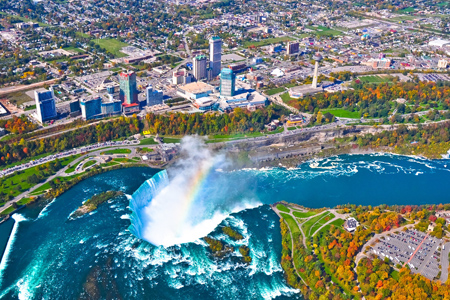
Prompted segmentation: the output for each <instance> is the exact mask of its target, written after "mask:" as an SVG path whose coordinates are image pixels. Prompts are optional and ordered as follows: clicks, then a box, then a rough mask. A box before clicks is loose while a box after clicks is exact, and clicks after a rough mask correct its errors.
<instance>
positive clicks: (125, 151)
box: [100, 149, 131, 155]
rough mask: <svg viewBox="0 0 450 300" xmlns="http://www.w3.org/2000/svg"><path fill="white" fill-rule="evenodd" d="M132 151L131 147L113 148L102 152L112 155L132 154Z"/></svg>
mask: <svg viewBox="0 0 450 300" xmlns="http://www.w3.org/2000/svg"><path fill="white" fill-rule="evenodd" d="M130 153H131V150H130V149H113V150H108V151H105V152H102V153H100V154H104V155H110V154H130Z"/></svg>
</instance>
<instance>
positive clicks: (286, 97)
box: [280, 93, 292, 104]
mask: <svg viewBox="0 0 450 300" xmlns="http://www.w3.org/2000/svg"><path fill="white" fill-rule="evenodd" d="M280 98H281V100H283V102H284V103H286V104H288V103H289V101H291V100H292V98H291V96H289V93H284V94H281V95H280Z"/></svg>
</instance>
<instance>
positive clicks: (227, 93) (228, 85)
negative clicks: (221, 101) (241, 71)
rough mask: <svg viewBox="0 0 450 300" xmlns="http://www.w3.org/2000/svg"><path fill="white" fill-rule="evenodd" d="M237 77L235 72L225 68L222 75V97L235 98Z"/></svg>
mask: <svg viewBox="0 0 450 300" xmlns="http://www.w3.org/2000/svg"><path fill="white" fill-rule="evenodd" d="M235 84H236V75H235V74H234V73H233V70H231V69H228V68H225V69H222V72H221V73H220V95H221V96H224V97H231V96H234V92H235Z"/></svg>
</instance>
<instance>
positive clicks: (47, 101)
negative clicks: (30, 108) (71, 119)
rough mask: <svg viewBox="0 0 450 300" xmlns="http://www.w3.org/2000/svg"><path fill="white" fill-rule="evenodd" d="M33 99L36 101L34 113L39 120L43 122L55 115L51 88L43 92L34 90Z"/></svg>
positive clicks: (53, 96) (53, 95)
mask: <svg viewBox="0 0 450 300" xmlns="http://www.w3.org/2000/svg"><path fill="white" fill-rule="evenodd" d="M34 99H35V101H36V115H37V118H38V120H39V122H41V123H43V122H45V121H48V120H51V119H54V118H55V117H56V115H57V113H56V106H55V94H54V93H53V88H50V90H48V91H43V92H38V91H34Z"/></svg>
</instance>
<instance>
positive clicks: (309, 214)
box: [292, 211, 317, 218]
mask: <svg viewBox="0 0 450 300" xmlns="http://www.w3.org/2000/svg"><path fill="white" fill-rule="evenodd" d="M292 214H293V215H294V216H295V217H296V218H309V217H312V216H314V215H316V214H317V213H316V212H313V211H306V212H303V211H294V212H293V213H292Z"/></svg>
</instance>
